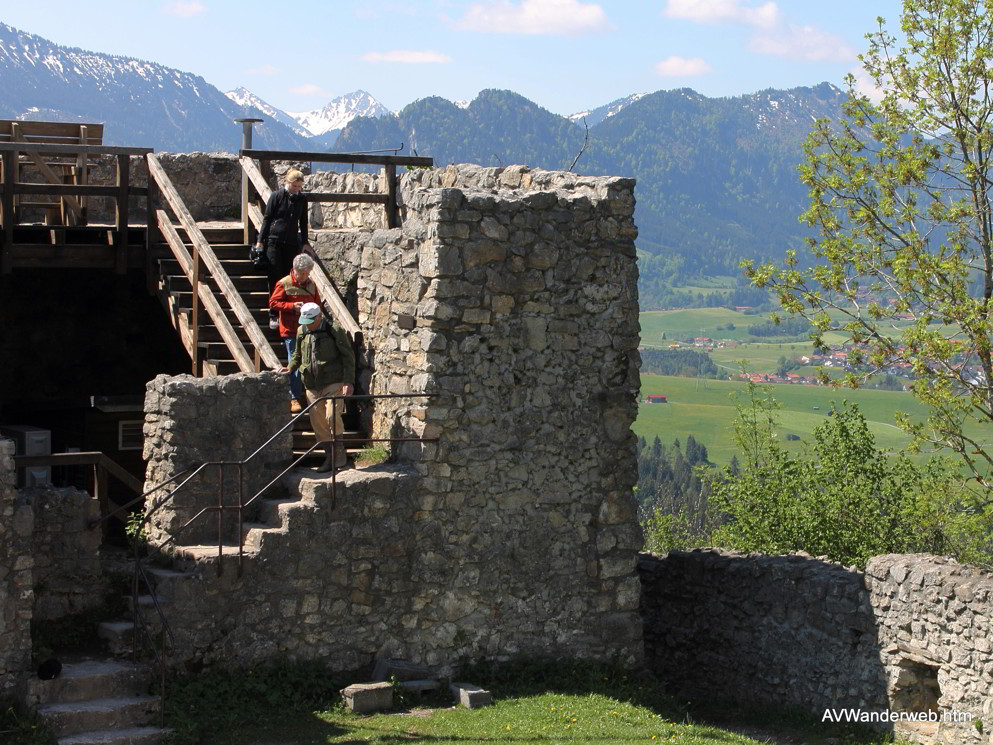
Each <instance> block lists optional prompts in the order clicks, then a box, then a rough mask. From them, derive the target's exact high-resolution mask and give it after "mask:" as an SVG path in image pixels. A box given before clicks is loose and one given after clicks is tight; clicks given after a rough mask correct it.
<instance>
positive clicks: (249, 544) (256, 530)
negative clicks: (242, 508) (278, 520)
mask: <svg viewBox="0 0 993 745" xmlns="http://www.w3.org/2000/svg"><path fill="white" fill-rule="evenodd" d="M241 529H242V535H244V536H245V550H246V551H247V550H251V551H252V552H255V553H257V552H259V551H262V550H263V546H264V545H266V544H271V543H272V542H274V541H277V542H279V541H283V540H285V539H286V538H287V537H288V536H289V531H288V530H286V529H284V528H283V527H282V526H274V525H268V524H264V523H244V524H243V525H242V526H241Z"/></svg>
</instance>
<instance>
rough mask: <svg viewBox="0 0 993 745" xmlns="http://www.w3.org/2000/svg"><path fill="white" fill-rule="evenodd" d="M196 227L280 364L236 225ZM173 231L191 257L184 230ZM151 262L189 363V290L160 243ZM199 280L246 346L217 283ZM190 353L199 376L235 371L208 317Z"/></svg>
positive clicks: (282, 353) (264, 294)
mask: <svg viewBox="0 0 993 745" xmlns="http://www.w3.org/2000/svg"><path fill="white" fill-rule="evenodd" d="M198 227H199V228H200V231H201V233H202V234H203V236H204V238H206V239H207V241H209V243H210V246H211V248H212V249H213V250H214V253H215V254H216V255H217V258H218V259H219V260H220V263H221V266H222V267H223V268H224V272H225V273H226V274H227V276H228V277H229V278H230V280H231V282H232V284H233V285H234V287H235V289H236V290H237V291H238V294H239V295H240V296H241V298H242V299H243V300H244V301H245V305H246V306H248V310H249V311H250V312H251V314H252V317H253V318H254V319H255V322H256V323H257V324H258V326H259V329H260V330H261V331H262V333H263V334H264V335H265V338H266V340H267V341H268V342H269V347H270V348H271V349H272V350H273V352H274V353H275V354H276V356H277V357H278V358H279V359H280V361H285V358H286V349H285V347H284V346H283V342H282V340H281V339H280V338H279V332H278V331H276V330H274V329H270V328H269V309H268V308H269V295H268V285H267V282H266V275H265V274H264V273H262V272H260V271H259V270H258V269H256V268H255V267H254V266H252V262H251V261H249V259H248V250H249V249H248V246H247V245H245V244H244V243H242V242H241V238H242V235H243V231H242V227H241V225H240V224H239V223H231V224H230V225H228V226H221V225H218V224H216V223H215V224H207V225H200V226H198ZM177 232H178V233H179V236H180V238H181V239H182V240H183V243H184V245H186V246H187V250H189V251H190V252H191V254H192V249H193V246H192V242H191V241H190V238H189V236H188V235H187V233H186V230H185V229H183V228H181V227H179V226H177ZM154 263H155V267H154V279H155V291H156V294H157V295H158V297H159V300H160V301H161V302H162V305H163V307H164V308H165V309H166V312H167V313H168V314H169V318H170V320H171V321H172V325H173V327H174V328H175V329H176V331H177V332H178V333H179V335H180V337H181V338H182V339H183V342H184V345H185V346H186V351H187V352H188V353H190V358H191V359H194V356H193V355H194V350H193V349H192V347H191V340H192V338H193V318H192V313H193V286H192V285H191V284H190V280H189V278H188V277H187V276H186V273H185V272H184V271H183V269H182V267H181V266H180V264H179V261H178V260H177V259H176V258H175V257H174V256H173V254H172V252H171V251H170V250H169V247H168V246H167V245H166V244H164V243H163V244H160V245H159V246H158V247H157V248H156V249H155V258H154ZM201 281H202V282H204V283H206V284H207V285H208V286H209V287H210V289H211V290H212V291H213V293H214V296H215V297H216V298H217V300H218V302H219V304H220V306H221V308H222V309H223V310H224V314H225V316H227V318H228V320H229V321H230V323H231V326H232V327H233V328H234V330H235V332H236V333H237V335H238V338H239V339H240V340H241V341H242V343H243V344H244V345H245V346H246V347H249V346H250V344H251V339H250V338H249V335H248V331H247V330H246V329H245V327H244V326H243V325H242V324H241V322H240V321H239V319H238V318H237V316H236V315H235V314H234V311H233V309H232V308H231V305H230V303H229V302H227V299H226V298H225V296H224V294H223V293H222V292H221V290H220V288H219V286H218V283H217V280H216V279H214V278H213V277H211V276H209V275H208V276H205V277H203V279H202V280H201ZM196 354H197V355H199V357H200V361H201V364H202V374H203V375H230V374H232V373H236V372H239V371H240V368H239V366H238V362H237V361H236V360H235V359H234V356H233V355H232V353H231V350H230V349H229V348H228V346H227V344H226V343H225V342H224V339H223V337H222V336H221V333H220V331H219V329H218V327H217V326H216V325H215V324H213V323H212V322H211V320H210V318H209V317H207V318H204V319H202V320H201V323H200V327H199V333H198V339H197V349H196Z"/></svg>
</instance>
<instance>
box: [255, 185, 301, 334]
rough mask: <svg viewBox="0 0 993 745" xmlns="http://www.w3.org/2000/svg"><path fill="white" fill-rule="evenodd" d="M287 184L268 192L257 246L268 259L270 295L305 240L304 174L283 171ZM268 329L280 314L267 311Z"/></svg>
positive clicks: (288, 270) (277, 324) (276, 322)
mask: <svg viewBox="0 0 993 745" xmlns="http://www.w3.org/2000/svg"><path fill="white" fill-rule="evenodd" d="M285 181H286V186H285V188H283V189H277V190H276V191H274V192H273V193H272V194H270V195H269V201H268V202H266V205H265V216H264V218H263V220H262V229H261V230H260V231H259V241H258V244H257V245H258V247H259V248H264V249H265V252H266V258H267V259H269V270H268V272H269V296H270V297H272V291H273V289H274V288H275V286H276V284H277V283H278V282H279V280H281V279H282V278H283V277H285V276H286V275H287V274H289V273H290V267H291V266H293V258H294V257H295V256H296V255H297V254H298V253H300V250H301V248H310V243H309V242H308V241H307V197H306V196H305V195H304V194H303V173H301V172H300V171H298V170H297V169H295V168H291V169H290V170H289V171H287V172H286V179H285ZM269 328H275V329H278V328H279V314H278V313H274V312H272V311H270V312H269Z"/></svg>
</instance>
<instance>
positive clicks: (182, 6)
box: [162, 0, 207, 18]
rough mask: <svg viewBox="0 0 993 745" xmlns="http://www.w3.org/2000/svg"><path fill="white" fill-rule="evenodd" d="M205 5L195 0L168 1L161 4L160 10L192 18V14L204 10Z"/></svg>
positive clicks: (194, 14)
mask: <svg viewBox="0 0 993 745" xmlns="http://www.w3.org/2000/svg"><path fill="white" fill-rule="evenodd" d="M206 10H207V6H206V5H204V4H203V3H201V2H197V0H190V2H175V3H168V4H167V5H164V6H162V12H163V13H167V14H168V15H171V16H179V17H180V18H192V17H193V16H196V15H200V14H201V13H204V12H206Z"/></svg>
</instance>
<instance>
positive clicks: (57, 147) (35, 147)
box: [0, 142, 155, 159]
mask: <svg viewBox="0 0 993 745" xmlns="http://www.w3.org/2000/svg"><path fill="white" fill-rule="evenodd" d="M25 150H31V151H32V152H35V153H63V154H66V155H78V154H79V153H86V154H87V155H148V154H149V153H153V152H155V148H151V147H112V146H110V145H80V144H78V143H73V142H67V143H66V144H65V145H62V144H53V143H47V142H28V143H27V147H25V143H23V142H0V153H5V152H24V151H25ZM32 157H34V158H39V156H37V155H35V156H32ZM39 159H40V158H39Z"/></svg>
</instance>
